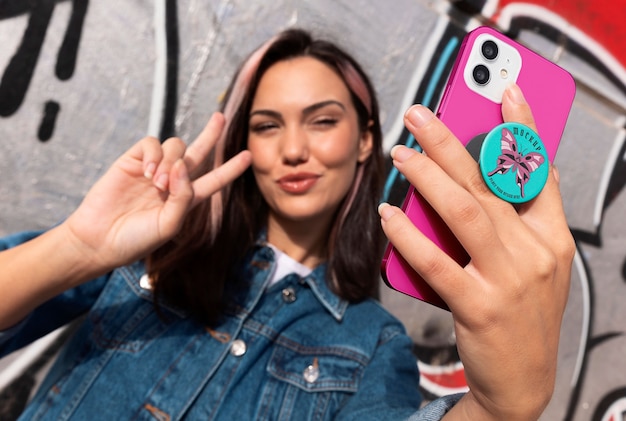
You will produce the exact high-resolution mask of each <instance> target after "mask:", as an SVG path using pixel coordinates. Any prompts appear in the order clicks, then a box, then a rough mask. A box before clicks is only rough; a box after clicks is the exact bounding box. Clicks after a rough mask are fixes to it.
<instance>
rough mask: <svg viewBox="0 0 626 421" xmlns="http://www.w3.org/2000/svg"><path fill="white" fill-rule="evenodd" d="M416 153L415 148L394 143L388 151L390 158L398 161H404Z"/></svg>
mask: <svg viewBox="0 0 626 421" xmlns="http://www.w3.org/2000/svg"><path fill="white" fill-rule="evenodd" d="M416 153H417V152H416V151H415V149H411V148H407V147H406V146H404V145H396V146H394V147H393V148H391V151H390V155H391V158H392V159H393V160H394V161H398V162H404V161H406V160H407V159H409V158H410V157H412V156H413V155H415V154H416Z"/></svg>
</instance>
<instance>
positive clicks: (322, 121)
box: [313, 116, 339, 128]
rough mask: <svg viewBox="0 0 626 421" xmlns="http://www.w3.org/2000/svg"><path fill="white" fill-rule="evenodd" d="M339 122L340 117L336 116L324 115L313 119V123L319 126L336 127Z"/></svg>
mask: <svg viewBox="0 0 626 421" xmlns="http://www.w3.org/2000/svg"><path fill="white" fill-rule="evenodd" d="M338 122H339V119H338V118H336V117H330V116H324V117H318V118H316V119H314V120H313V125H315V126H318V127H322V128H323V127H334V126H336V125H337V123H338Z"/></svg>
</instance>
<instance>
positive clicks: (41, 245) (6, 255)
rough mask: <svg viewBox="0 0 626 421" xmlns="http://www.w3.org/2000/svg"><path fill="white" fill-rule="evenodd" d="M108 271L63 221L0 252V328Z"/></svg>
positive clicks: (2, 328) (10, 324)
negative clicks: (92, 256) (94, 258)
mask: <svg viewBox="0 0 626 421" xmlns="http://www.w3.org/2000/svg"><path fill="white" fill-rule="evenodd" d="M105 271H106V268H100V267H98V266H97V265H94V264H93V261H92V259H88V258H87V254H86V253H85V252H84V251H83V250H81V249H80V247H78V246H77V244H76V242H75V241H74V239H72V237H71V234H70V233H69V232H68V230H67V229H66V227H65V226H64V225H59V226H57V227H55V228H53V229H51V230H50V231H47V232H45V233H43V234H42V235H40V236H38V237H36V238H34V239H33V240H31V241H28V242H25V243H23V244H21V245H19V246H16V247H14V248H10V249H8V250H5V251H2V252H0V297H2V305H1V306H0V330H4V329H8V328H10V327H11V326H13V325H15V324H16V323H18V322H19V321H20V320H22V319H23V318H24V317H26V316H27V315H28V314H29V313H30V312H31V311H32V310H33V309H34V308H36V307H37V306H39V305H40V304H42V303H44V302H46V301H47V300H49V299H51V298H53V297H55V296H56V295H58V294H60V293H62V292H63V291H65V290H67V289H70V288H72V287H75V286H77V285H80V284H81V283H83V282H85V281H87V280H89V279H92V278H94V277H96V276H98V275H100V274H102V273H104V272H105Z"/></svg>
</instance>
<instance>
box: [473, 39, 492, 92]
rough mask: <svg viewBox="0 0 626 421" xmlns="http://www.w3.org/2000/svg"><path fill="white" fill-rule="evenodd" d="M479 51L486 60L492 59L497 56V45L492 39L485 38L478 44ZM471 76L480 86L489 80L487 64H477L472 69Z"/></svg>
mask: <svg viewBox="0 0 626 421" xmlns="http://www.w3.org/2000/svg"><path fill="white" fill-rule="evenodd" d="M480 52H481V55H482V56H483V57H484V58H485V59H486V60H488V61H493V60H495V59H496V57H498V45H497V44H496V43H495V42H493V41H492V40H487V41H485V42H483V44H482V45H481V46H480ZM472 77H473V78H474V82H476V83H477V84H478V85H481V86H482V85H486V84H487V83H488V82H489V79H491V74H490V72H489V69H488V68H487V66H485V65H484V64H478V65H476V66H475V67H474V70H473V71H472Z"/></svg>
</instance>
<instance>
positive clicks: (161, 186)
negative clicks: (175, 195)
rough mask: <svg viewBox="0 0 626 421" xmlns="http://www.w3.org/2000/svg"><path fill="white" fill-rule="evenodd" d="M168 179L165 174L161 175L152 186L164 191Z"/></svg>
mask: <svg viewBox="0 0 626 421" xmlns="http://www.w3.org/2000/svg"><path fill="white" fill-rule="evenodd" d="M168 179H169V177H168V175H167V174H161V175H159V176H158V177H157V179H156V180H155V182H154V185H155V186H157V188H158V189H159V190H162V191H165V190H167V181H168Z"/></svg>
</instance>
